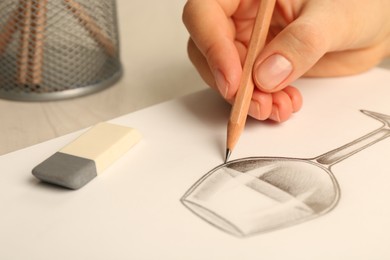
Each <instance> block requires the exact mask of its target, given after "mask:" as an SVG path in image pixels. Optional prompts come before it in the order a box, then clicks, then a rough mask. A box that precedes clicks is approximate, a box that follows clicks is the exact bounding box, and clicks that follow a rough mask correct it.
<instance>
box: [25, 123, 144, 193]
mask: <svg viewBox="0 0 390 260" xmlns="http://www.w3.org/2000/svg"><path fill="white" fill-rule="evenodd" d="M140 139H141V135H140V133H139V132H138V131H137V130H136V129H134V128H129V127H125V126H120V125H115V124H111V123H99V124H97V125H95V126H93V127H92V128H90V129H89V130H88V131H87V132H85V133H84V134H82V135H81V136H80V137H78V138H77V139H76V140H74V141H73V142H72V143H70V144H68V145H66V146H65V147H63V148H62V149H61V150H59V151H58V152H56V153H55V154H53V155H52V156H50V157H49V158H48V159H46V160H45V161H43V162H42V163H40V164H39V165H37V166H36V167H35V168H34V169H33V170H32V174H33V175H34V176H35V177H37V178H38V179H39V180H41V181H44V182H48V183H52V184H56V185H59V186H63V187H66V188H69V189H74V190H76V189H79V188H81V187H83V186H84V185H85V184H87V183H88V182H89V181H91V180H92V179H93V178H95V177H96V176H98V175H99V174H101V173H102V172H103V171H104V170H105V169H106V168H107V167H108V166H110V165H111V164H112V163H113V162H115V161H116V160H117V159H118V158H119V157H121V156H122V155H123V154H124V153H125V152H127V151H128V150H129V149H130V148H131V147H132V146H133V145H134V144H136V143H137V142H138V141H139V140H140Z"/></svg>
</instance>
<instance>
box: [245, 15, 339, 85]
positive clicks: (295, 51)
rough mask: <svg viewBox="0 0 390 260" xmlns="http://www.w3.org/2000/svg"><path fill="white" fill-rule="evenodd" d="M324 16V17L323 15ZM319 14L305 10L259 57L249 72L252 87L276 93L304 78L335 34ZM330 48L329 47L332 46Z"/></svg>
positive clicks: (327, 48) (326, 49) (326, 20)
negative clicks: (252, 81) (251, 73)
mask: <svg viewBox="0 0 390 260" xmlns="http://www.w3.org/2000/svg"><path fill="white" fill-rule="evenodd" d="M325 15H326V14H325ZM321 16H324V14H323V12H322V14H321V12H317V11H313V12H312V10H306V12H302V14H301V16H300V17H298V18H297V19H296V20H294V21H293V22H292V23H290V24H289V25H288V26H287V27H285V28H284V29H283V30H282V31H281V32H280V33H279V34H277V35H276V37H275V38H273V39H272V40H271V41H270V42H269V44H267V46H266V47H265V48H264V49H263V50H262V52H261V53H260V54H259V56H258V58H257V60H256V62H255V64H254V68H253V78H254V82H255V84H256V86H257V87H258V88H259V89H260V90H262V91H264V92H276V91H279V90H281V89H283V88H284V87H286V86H287V85H289V84H290V83H291V82H293V81H294V80H296V79H297V78H299V77H300V76H302V75H303V74H305V72H307V71H308V70H309V69H310V68H311V67H312V66H313V65H314V64H315V63H316V62H317V61H318V60H319V59H320V58H321V57H322V56H323V55H324V54H325V53H326V52H327V51H329V49H330V48H331V43H330V39H334V38H335V37H337V36H335V35H334V34H335V32H334V31H337V30H333V28H334V27H333V26H332V25H331V24H330V22H329V18H328V19H325V17H324V19H321ZM332 44H333V43H332Z"/></svg>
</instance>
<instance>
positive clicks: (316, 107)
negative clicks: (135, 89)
mask: <svg viewBox="0 0 390 260" xmlns="http://www.w3.org/2000/svg"><path fill="white" fill-rule="evenodd" d="M389 82H390V73H389V72H388V71H386V70H380V69H374V70H372V71H370V72H367V73H364V74H361V75H357V76H351V77H343V78H333V79H303V80H299V81H298V82H296V84H295V85H296V86H297V87H299V88H300V89H301V91H302V93H303V96H304V106H303V109H302V110H301V111H300V112H299V113H297V114H296V115H294V116H293V117H292V118H291V120H289V121H287V122H285V123H283V124H274V123H270V122H256V121H255V120H248V122H247V126H246V129H245V131H244V133H243V135H242V136H241V138H240V141H239V143H238V144H237V146H236V148H235V150H234V151H233V154H232V158H231V159H232V160H235V159H239V158H246V157H278V158H279V157H283V158H293V159H294V158H301V159H303V160H306V159H307V160H308V159H310V158H316V157H318V156H320V155H322V154H325V153H327V152H329V151H332V150H333V149H336V148H338V147H342V146H343V145H345V144H347V143H350V142H352V141H354V140H356V139H358V138H360V137H361V136H364V135H366V134H368V133H370V132H372V131H375V130H376V129H379V128H381V127H382V125H383V124H382V123H381V122H379V121H377V120H376V119H374V118H372V117H369V116H367V115H365V114H363V113H362V112H360V110H362V109H365V110H369V111H374V112H377V113H382V114H387V115H390V102H389V100H390V83H389ZM229 112H230V107H229V106H228V105H226V104H225V103H224V101H222V100H221V98H220V97H219V96H218V95H217V94H215V93H214V92H213V91H212V90H206V91H202V92H199V93H195V94H193V95H191V96H187V97H184V98H181V99H178V100H173V101H170V102H167V103H163V104H160V105H157V106H154V107H150V108H147V109H145V110H141V111H139V112H136V113H133V114H129V115H125V116H122V117H120V118H117V119H114V120H112V121H111V122H113V123H117V124H121V125H125V126H129V127H134V128H136V129H138V130H139V131H140V132H141V133H142V135H143V139H142V140H141V141H140V142H139V143H138V144H137V145H136V146H134V147H133V148H132V149H131V150H130V151H129V152H128V153H126V154H125V156H124V157H122V158H121V159H120V160H119V161H117V162H116V163H115V164H114V165H112V166H111V167H110V168H108V169H107V170H106V171H105V172H104V173H103V174H101V175H100V176H99V177H97V178H95V179H94V180H92V181H91V182H90V183H89V184H87V185H86V186H85V187H83V188H82V189H80V190H78V191H69V190H66V189H62V188H58V187H54V186H51V185H47V184H43V183H40V182H39V181H38V180H36V179H35V178H34V177H33V176H32V175H31V169H32V168H33V167H34V166H36V165H37V164H38V163H40V162H41V161H43V160H44V159H46V158H47V157H49V156H50V155H52V154H53V153H55V152H56V151H58V150H59V149H60V148H61V147H63V146H64V145H66V144H67V143H69V142H70V141H72V140H73V139H74V138H76V137H77V136H79V135H80V134H81V133H82V132H83V131H79V132H77V133H73V134H70V135H67V136H63V137H60V138H57V139H54V140H51V141H48V142H45V143H42V144H39V145H36V146H33V147H29V148H26V149H23V150H20V151H17V152H14V153H11V154H7V155H4V156H1V157H0V170H1V171H0V172H1V173H0V174H1V175H2V176H1V177H2V179H1V181H0V245H1V246H0V259H225V260H226V259H267V260H270V259H389V258H390V247H389V246H388V244H389V242H388V241H389V234H390V206H389V202H388V200H389V198H390V188H389V184H390V165H389V163H388V161H389V159H388V158H389V155H390V140H389V138H383V139H382V140H380V141H378V142H377V143H375V144H373V145H371V146H369V147H367V148H365V149H363V150H361V151H359V152H357V153H356V154H353V155H351V156H349V157H348V158H346V159H345V160H343V161H341V162H338V163H337V164H335V165H334V166H332V167H331V172H332V173H333V174H334V177H335V179H336V181H337V182H338V184H339V186H340V190H341V196H340V200H339V202H338V204H337V205H335V207H334V209H333V210H330V211H329V212H327V213H324V214H321V215H320V216H318V217H316V218H313V219H311V220H309V221H305V222H302V223H299V224H296V225H292V226H289V227H286V228H281V229H277V230H273V231H269V232H266V233H261V234H252V235H251V236H248V237H237V236H234V235H232V234H230V233H228V232H225V231H223V230H222V229H221V228H218V227H216V226H215V225H213V224H212V223H208V222H207V221H205V220H204V219H202V218H200V217H199V216H198V215H196V214H194V212H192V211H191V210H189V209H188V208H187V207H186V206H185V205H183V203H182V202H181V199H182V198H183V196H184V194H186V192H188V191H189V189H190V188H191V187H192V186H193V185H194V184H195V183H197V182H198V181H199V180H200V179H201V178H202V177H203V176H205V175H206V174H207V173H209V172H210V171H211V170H213V169H214V168H215V167H217V166H219V165H220V164H222V163H223V159H224V152H225V138H226V124H227V119H228V116H229ZM254 174H255V173H254ZM233 175H234V173H233ZM237 175H240V174H237ZM252 179H253V178H247V177H244V178H241V179H240V181H241V182H242V183H250V182H251V181H252ZM229 185H232V183H230V184H229ZM253 185H258V186H256V187H257V188H258V189H263V190H264V193H265V194H267V193H268V192H269V189H271V188H270V187H268V186H267V185H264V183H255V184H253ZM229 187H236V188H235V189H236V191H237V192H236V193H235V194H237V196H234V195H232V194H233V193H229V192H228V193H226V195H228V196H233V197H231V200H232V204H233V205H237V203H238V204H239V203H240V199H241V201H242V204H241V205H240V206H239V207H237V211H241V212H248V211H250V210H251V209H250V208H249V207H248V205H249V204H247V203H250V202H251V201H254V200H256V196H257V195H254V194H253V193H252V191H248V190H243V189H241V187H239V186H234V185H233V186H229ZM237 187H238V188H237ZM308 192H310V191H308ZM309 195H310V194H309ZM309 195H308V193H307V194H303V195H302V196H309ZM275 196H276V198H275V200H276V201H284V200H288V199H289V196H288V195H286V194H284V193H283V192H280V193H276V195H275ZM227 198H228V197H227ZM225 199H226V198H217V199H216V200H214V201H211V202H210V203H211V204H212V203H214V204H213V205H214V206H215V205H216V206H217V208H218V207H219V208H220V210H221V211H223V212H228V213H223V214H232V212H234V209H233V210H232V211H229V200H225ZM292 201H295V200H292ZM221 203H225V204H226V205H225V204H223V205H222V204H221ZM264 203H265V204H264V205H268V204H269V203H271V204H272V203H275V202H273V201H272V200H271V201H270V200H269V199H268V200H267V199H265V200H264ZM267 203H268V204H267ZM294 203H296V205H298V206H299V207H301V206H302V207H301V208H302V211H303V212H309V210H308V209H306V208H305V205H300V203H299V201H295V202H294ZM214 206H212V207H214ZM236 216H238V217H240V216H242V215H234V217H236ZM245 216H246V217H248V216H250V215H245ZM239 221H242V218H239ZM251 221H252V220H251ZM244 223H246V224H247V223H248V222H244ZM245 228H247V227H246V226H245Z"/></svg>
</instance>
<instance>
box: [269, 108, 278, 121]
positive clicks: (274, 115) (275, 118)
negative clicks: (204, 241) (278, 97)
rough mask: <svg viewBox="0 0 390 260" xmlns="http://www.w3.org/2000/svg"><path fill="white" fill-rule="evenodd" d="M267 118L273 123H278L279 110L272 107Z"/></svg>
mask: <svg viewBox="0 0 390 260" xmlns="http://www.w3.org/2000/svg"><path fill="white" fill-rule="evenodd" d="M269 118H270V119H271V120H273V121H276V122H280V116H279V110H278V108H277V107H275V106H273V107H272V112H271V115H270V116H269Z"/></svg>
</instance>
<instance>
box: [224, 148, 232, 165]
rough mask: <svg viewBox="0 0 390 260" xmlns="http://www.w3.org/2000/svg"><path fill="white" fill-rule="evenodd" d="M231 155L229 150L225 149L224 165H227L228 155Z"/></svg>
mask: <svg viewBox="0 0 390 260" xmlns="http://www.w3.org/2000/svg"><path fill="white" fill-rule="evenodd" d="M231 153H232V151H230V149H229V148H228V149H226V157H225V163H227V161H228V160H229V157H230V154H231Z"/></svg>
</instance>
